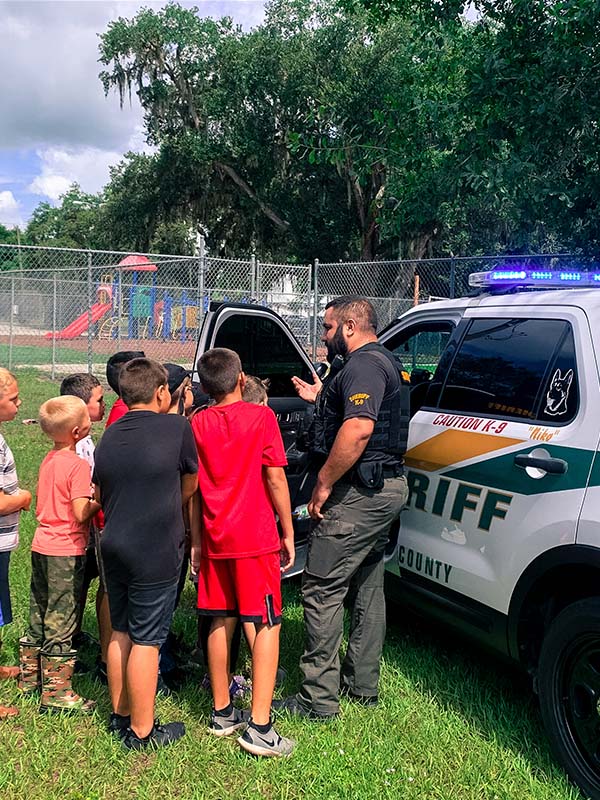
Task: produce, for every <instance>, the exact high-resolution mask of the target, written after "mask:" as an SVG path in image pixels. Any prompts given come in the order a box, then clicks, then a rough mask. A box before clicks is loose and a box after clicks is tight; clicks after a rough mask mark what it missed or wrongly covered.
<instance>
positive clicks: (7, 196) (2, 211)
mask: <svg viewBox="0 0 600 800" xmlns="http://www.w3.org/2000/svg"><path fill="white" fill-rule="evenodd" d="M0 223H1V224H2V225H6V227H7V228H13V227H14V226H15V225H20V226H22V225H23V219H22V215H21V206H20V203H19V202H18V201H17V200H16V199H15V196H14V195H13V193H12V192H7V191H5V192H0Z"/></svg>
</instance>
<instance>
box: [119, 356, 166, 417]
mask: <svg viewBox="0 0 600 800" xmlns="http://www.w3.org/2000/svg"><path fill="white" fill-rule="evenodd" d="M166 384H167V370H166V369H165V368H164V367H163V365H162V364H159V362H158V361H154V359H153V358H134V359H133V360H132V361H128V362H127V364H124V365H123V366H122V367H121V371H120V373H119V388H120V390H121V397H122V398H123V402H124V403H125V405H126V406H129V407H130V408H131V406H134V405H137V404H138V403H150V402H151V400H152V398H153V396H154V392H155V391H156V390H157V389H158V388H159V387H160V386H165V385H166Z"/></svg>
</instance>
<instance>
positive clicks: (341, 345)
mask: <svg viewBox="0 0 600 800" xmlns="http://www.w3.org/2000/svg"><path fill="white" fill-rule="evenodd" d="M347 355H348V345H347V344H346V340H345V339H344V334H343V333H342V326H341V325H338V327H337V329H336V331H335V333H334V334H333V337H332V338H331V339H330V340H329V341H328V342H327V361H329V363H330V364H332V363H333V359H334V358H335V357H336V356H342V358H346V356H347Z"/></svg>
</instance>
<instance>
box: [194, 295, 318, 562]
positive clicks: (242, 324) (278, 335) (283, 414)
mask: <svg viewBox="0 0 600 800" xmlns="http://www.w3.org/2000/svg"><path fill="white" fill-rule="evenodd" d="M213 347H228V348H229V349H230V350H235V352H236V353H238V355H239V356H240V359H241V361H242V366H243V368H244V372H246V373H247V374H248V375H255V376H256V377H258V378H262V379H265V378H267V379H268V380H269V381H270V386H269V406H270V407H271V408H272V409H273V411H274V412H275V415H276V417H277V421H278V423H279V428H280V430H281V434H282V437H283V443H284V446H285V450H286V455H287V459H288V466H287V468H286V473H287V479H288V485H289V488H290V498H291V501H292V508H295V507H296V506H298V505H301V504H303V503H307V502H308V501H309V499H310V495H311V493H312V481H311V479H310V478H309V475H308V471H307V460H308V459H307V454H306V453H303V452H300V451H299V450H297V448H296V438H297V435H298V431H299V429H300V426H301V425H302V423H303V421H304V418H305V416H306V415H307V413H310V410H311V408H310V406H309V404H308V403H306V402H305V401H304V400H301V399H300V398H299V397H298V395H297V394H296V390H295V389H294V386H293V384H292V380H291V379H292V376H293V375H297V376H298V377H299V378H302V380H305V381H308V382H309V383H310V382H312V372H313V365H312V364H311V362H310V359H309V358H308V356H307V355H306V353H305V352H304V350H303V349H302V346H301V345H300V343H299V342H298V341H297V340H296V339H295V337H294V335H293V334H292V332H291V331H290V329H289V328H288V326H287V325H286V324H285V322H284V321H283V320H282V318H281V317H280V316H279V315H278V314H276V313H275V312H274V311H271V310H270V309H268V308H264V307H263V306H256V305H249V304H234V303H223V304H219V303H211V305H210V307H209V310H208V312H207V314H206V316H205V318H204V322H203V324H202V328H201V330H200V336H199V339H198V346H197V349H196V357H195V359H194V379H195V380H197V377H198V376H197V373H196V370H195V365H196V363H197V361H198V358H199V357H200V356H201V355H202V354H203V353H204V352H206V351H207V350H210V349H211V348H213ZM294 526H295V533H296V564H295V566H294V568H293V570H292V571H291V573H289V574H288V576H286V577H289V575H295V574H297V573H298V572H301V571H302V570H303V569H304V562H305V559H306V544H307V540H308V533H309V530H310V521H309V520H294Z"/></svg>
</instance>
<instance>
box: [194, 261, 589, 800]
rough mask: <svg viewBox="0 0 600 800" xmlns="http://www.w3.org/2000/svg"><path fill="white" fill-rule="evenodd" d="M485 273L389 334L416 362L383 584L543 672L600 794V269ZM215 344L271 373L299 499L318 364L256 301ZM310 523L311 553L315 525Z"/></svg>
mask: <svg viewBox="0 0 600 800" xmlns="http://www.w3.org/2000/svg"><path fill="white" fill-rule="evenodd" d="M470 283H471V285H472V286H473V288H474V289H475V290H476V294H475V296H471V297H466V298H462V299H458V300H443V301H438V302H435V303H429V304H424V305H420V306H417V307H416V308H414V309H412V310H410V311H408V312H407V313H406V314H404V315H403V316H402V317H400V318H399V319H397V320H395V321H394V322H393V323H392V324H391V325H389V326H388V327H387V328H386V329H385V330H383V331H382V332H381V333H380V341H381V342H382V343H383V344H384V345H385V346H386V347H388V348H389V349H390V350H391V351H393V352H394V353H396V354H397V355H398V356H399V357H400V359H401V360H402V361H403V363H404V366H405V368H406V369H407V370H408V371H409V373H410V375H411V427H410V435H409V448H408V451H407V454H406V470H407V477H408V483H409V487H410V498H409V502H408V507H407V508H406V509H405V511H403V513H402V516H401V520H400V524H399V527H398V528H397V529H396V530H395V531H393V535H392V537H391V540H390V543H389V547H388V552H387V568H388V569H387V576H386V578H387V586H386V590H387V592H388V593H389V595H390V596H391V597H393V598H394V599H396V600H399V601H401V602H402V603H403V604H404V605H409V606H412V607H414V608H415V609H417V610H419V611H421V612H425V613H427V614H428V615H430V616H433V617H435V618H437V619H438V620H440V621H441V622H443V623H445V624H447V625H451V626H453V627H454V628H457V629H459V630H461V631H462V632H464V633H466V634H468V635H469V636H471V637H473V638H475V639H478V640H479V641H481V642H482V643H484V644H485V645H487V646H488V647H492V648H494V649H495V650H497V651H499V652H501V653H503V654H504V655H506V656H508V657H510V658H511V659H514V660H515V661H517V662H519V663H520V664H521V665H522V667H523V668H524V669H526V670H527V671H529V673H530V674H531V675H532V677H533V682H534V688H535V690H536V692H537V693H538V695H539V701H540V708H541V714H542V717H543V721H544V725H545V728H546V730H547V733H548V736H549V739H550V742H551V746H552V748H553V751H554V753H555V755H556V757H557V759H558V760H559V761H560V762H561V763H562V764H563V766H564V768H565V769H566V771H567V772H568V774H569V775H570V777H571V778H572V779H573V781H574V782H575V783H577V784H578V785H579V786H580V787H581V789H582V790H583V791H584V793H586V794H587V795H588V796H590V797H592V798H600V458H599V455H598V447H599V442H600V413H599V409H600V371H599V366H598V358H599V356H600V338H599V336H600V334H599V333H598V331H600V272H596V273H585V272H578V271H560V272H555V271H552V270H530V269H522V270H521V269H498V270H493V271H491V272H487V273H479V274H476V275H472V276H471V278H470ZM214 346H221V347H231V348H232V349H234V350H236V351H237V352H239V354H240V356H241V359H242V363H243V364H244V367H245V369H246V371H247V372H249V373H251V374H255V375H259V376H260V377H263V378H266V377H268V378H270V380H271V388H270V403H269V404H270V405H271V407H272V408H273V409H274V411H275V413H276V414H277V416H278V419H279V423H280V427H281V430H282V434H283V437H284V442H285V444H286V448H287V453H288V461H289V467H288V480H289V485H290V491H291V495H292V503H293V505H300V504H301V503H304V502H307V500H308V499H309V497H310V492H311V489H312V485H311V483H310V479H309V477H308V473H307V470H306V455H305V454H304V453H301V452H300V451H298V450H297V449H296V446H295V443H296V435H297V432H298V428H299V425H300V423H301V421H302V418H303V416H304V414H305V412H306V408H305V404H304V403H303V401H302V400H300V399H299V398H298V397H297V396H296V394H295V392H294V389H293V387H292V384H291V381H290V378H291V376H292V375H299V376H300V377H302V378H304V379H305V380H310V379H311V378H310V376H311V371H312V369H313V368H314V367H313V365H312V364H311V363H310V362H309V360H308V359H307V357H306V355H305V354H304V351H303V349H302V347H301V346H300V344H299V343H298V342H296V340H295V339H294V337H293V335H292V334H291V332H290V331H289V329H288V328H287V327H286V325H285V323H284V322H283V321H282V320H281V319H280V318H279V317H278V316H277V315H276V314H275V313H274V312H272V311H270V310H269V309H266V308H262V307H258V306H249V305H240V306H234V305H227V304H224V305H220V306H217V305H213V306H211V310H210V313H209V314H208V315H207V317H206V319H205V322H204V326H203V328H202V331H201V335H200V341H199V347H198V354H197V355H199V353H200V352H203V351H204V350H205V349H208V348H209V347H214ZM296 524H297V528H296V536H297V545H298V548H299V553H300V555H301V554H302V550H303V548H304V547H305V545H306V539H307V536H308V532H309V522H308V521H305V520H301V521H298V522H297V523H296ZM301 564H302V558H301V557H300V558H299V566H300V567H301Z"/></svg>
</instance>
